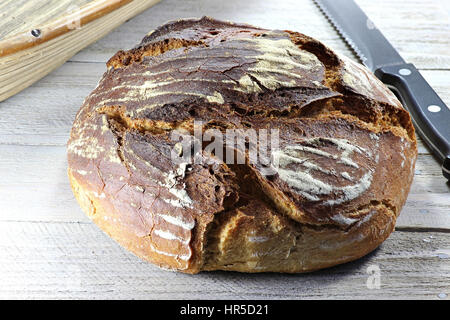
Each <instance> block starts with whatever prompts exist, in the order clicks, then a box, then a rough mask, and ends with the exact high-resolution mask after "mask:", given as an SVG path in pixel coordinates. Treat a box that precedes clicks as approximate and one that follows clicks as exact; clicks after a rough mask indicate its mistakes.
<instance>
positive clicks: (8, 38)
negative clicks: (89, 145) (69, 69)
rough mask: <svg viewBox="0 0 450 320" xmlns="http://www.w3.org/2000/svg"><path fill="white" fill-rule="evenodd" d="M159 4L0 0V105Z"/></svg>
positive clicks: (140, 0)
mask: <svg viewBox="0 0 450 320" xmlns="http://www.w3.org/2000/svg"><path fill="white" fill-rule="evenodd" d="M159 1H160V0H2V1H0V101H3V100H5V99H7V98H9V97H10V96H12V95H14V94H16V93H18V92H19V91H21V90H23V89H25V88H26V87H28V86H30V85H31V84H32V83H34V82H35V81H37V80H39V79H40V78H42V77H44V76H45V75H46V74H48V73H49V72H51V71H52V70H54V69H55V68H57V67H59V66H60V65H61V64H63V63H64V62H65V61H67V60H68V59H69V58H70V57H72V56H73V55H74V54H75V53H77V52H78V51H80V50H81V49H83V48H84V47H86V46H88V45H89V44H91V43H93V42H95V41H96V40H98V39H100V38H101V37H103V36H105V35H106V34H107V33H109V32H110V31H111V30H113V29H114V28H116V27H118V26H119V25H121V24H122V23H124V22H125V21H126V20H128V19H130V18H132V17H133V16H135V15H137V14H139V13H140V12H142V11H143V10H145V9H147V8H149V7H150V6H152V5H153V4H155V3H157V2H159Z"/></svg>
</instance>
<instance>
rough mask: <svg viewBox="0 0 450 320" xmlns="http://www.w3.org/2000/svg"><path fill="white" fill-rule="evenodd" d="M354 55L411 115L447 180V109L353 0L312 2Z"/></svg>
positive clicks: (449, 169) (449, 159) (449, 156)
mask: <svg viewBox="0 0 450 320" xmlns="http://www.w3.org/2000/svg"><path fill="white" fill-rule="evenodd" d="M314 2H315V3H316V4H317V5H318V6H319V8H320V9H321V10H322V12H323V13H324V14H325V15H326V16H327V17H328V19H329V20H330V22H331V23H332V24H333V26H334V27H335V28H336V30H337V31H338V32H339V33H340V35H341V36H342V37H343V38H344V40H345V41H346V42H347V43H348V44H349V45H350V47H351V48H352V49H353V50H354V51H355V53H356V55H357V56H358V57H359V58H360V60H361V62H362V63H363V64H364V65H365V66H366V67H367V68H369V69H370V70H372V72H373V73H374V74H375V76H376V77H378V78H379V79H380V80H381V81H382V82H383V83H385V84H386V85H387V86H388V87H389V88H390V89H391V90H392V91H393V92H394V93H395V94H396V95H397V97H399V100H400V101H401V102H402V104H403V106H404V107H405V108H406V109H407V110H408V111H409V113H410V114H411V118H412V121H413V124H414V126H415V127H416V130H417V132H418V133H419V135H420V136H421V137H422V139H423V140H424V141H425V143H426V144H427V145H428V146H429V147H430V149H431V150H432V152H433V153H434V154H435V155H436V156H437V158H438V159H439V160H440V162H441V163H442V173H443V175H444V177H445V178H447V179H448V180H450V109H449V108H448V107H447V106H446V105H445V103H444V102H443V101H442V99H441V98H439V96H438V95H437V94H436V92H435V91H434V90H433V88H431V86H430V85H429V84H428V83H427V81H426V80H425V79H424V78H423V77H422V75H421V74H420V72H419V71H418V70H417V69H416V67H415V66H414V65H413V64H411V63H406V62H405V60H403V58H402V57H401V56H400V55H399V53H398V52H397V51H396V50H395V49H394V47H393V46H392V45H391V44H390V43H389V41H388V40H387V39H386V38H385V37H384V36H383V34H382V33H381V32H380V30H378V28H376V27H375V25H374V24H373V23H372V21H371V20H370V19H369V18H368V17H367V16H366V14H365V13H364V12H363V11H362V10H361V8H360V7H359V6H358V5H357V4H356V3H355V2H354V1H353V0H314Z"/></svg>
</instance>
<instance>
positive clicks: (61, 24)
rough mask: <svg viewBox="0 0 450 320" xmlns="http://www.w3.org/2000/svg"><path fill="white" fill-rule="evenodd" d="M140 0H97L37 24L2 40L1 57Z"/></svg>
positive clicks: (54, 36)
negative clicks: (43, 23) (45, 22)
mask: <svg viewBox="0 0 450 320" xmlns="http://www.w3.org/2000/svg"><path fill="white" fill-rule="evenodd" d="M132 1H140V0H95V1H91V2H89V3H88V4H86V5H84V6H82V7H80V10H77V11H75V12H70V13H68V14H65V15H62V16H61V17H59V18H57V19H55V20H53V21H50V22H49V23H47V24H45V25H43V26H36V28H33V29H31V30H29V31H27V32H23V33H20V34H17V35H14V36H11V37H8V38H6V39H4V40H1V41H0V57H2V56H6V55H9V54H12V53H15V52H17V51H20V50H24V49H27V48H30V47H33V46H36V45H38V44H41V43H43V42H46V41H49V40H51V39H54V38H56V37H58V36H61V35H63V34H65V33H67V32H70V31H72V30H75V29H77V28H80V27H81V26H83V25H85V24H87V23H89V22H91V21H93V20H96V19H98V18H100V17H103V16H104V15H106V14H108V13H110V12H112V11H114V10H116V9H118V8H120V7H122V6H124V5H126V4H128V3H130V2H132Z"/></svg>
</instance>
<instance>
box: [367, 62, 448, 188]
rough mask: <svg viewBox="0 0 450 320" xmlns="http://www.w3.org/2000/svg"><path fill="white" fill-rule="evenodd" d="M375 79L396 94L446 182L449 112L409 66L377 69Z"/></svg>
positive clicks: (425, 82) (402, 65)
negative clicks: (435, 160) (388, 86)
mask: <svg viewBox="0 0 450 320" xmlns="http://www.w3.org/2000/svg"><path fill="white" fill-rule="evenodd" d="M375 75H376V76H377V77H378V78H379V79H380V80H381V81H382V82H384V83H385V84H387V85H391V86H393V87H395V89H396V90H397V91H398V94H399V95H400V99H401V100H402V103H403V105H404V106H405V107H406V109H407V110H408V111H409V113H410V114H411V117H412V120H413V123H414V125H415V127H416V130H417V131H418V133H419V135H420V136H421V137H422V139H423V140H424V141H425V143H426V144H427V145H428V146H429V147H430V148H431V150H432V151H433V153H434V154H435V155H437V156H438V157H439V159H440V160H441V161H442V162H443V164H442V173H443V175H444V177H446V178H447V179H448V180H450V109H449V108H448V107H447V106H446V105H445V103H444V102H443V101H442V100H441V98H439V96H438V95H437V94H436V92H434V90H433V88H431V86H430V85H429V84H428V82H427V81H426V80H425V79H424V78H423V77H422V75H421V74H420V72H419V70H417V69H416V67H414V65H413V64H411V63H405V64H398V65H392V66H385V67H381V68H379V69H377V70H375Z"/></svg>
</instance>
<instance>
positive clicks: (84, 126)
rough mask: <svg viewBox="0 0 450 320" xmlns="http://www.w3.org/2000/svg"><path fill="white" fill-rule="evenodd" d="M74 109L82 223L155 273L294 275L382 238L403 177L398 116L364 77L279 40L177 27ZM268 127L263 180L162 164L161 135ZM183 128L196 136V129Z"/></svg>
mask: <svg viewBox="0 0 450 320" xmlns="http://www.w3.org/2000/svg"><path fill="white" fill-rule="evenodd" d="M107 66H108V70H107V72H106V73H105V74H104V75H103V78H102V79H101V80H100V82H99V84H98V86H97V87H96V88H95V90H94V91H93V92H92V93H91V94H90V95H89V96H88V97H87V98H86V100H85V101H84V103H83V105H82V107H81V109H80V111H79V112H78V114H77V116H76V119H75V122H74V125H73V129H72V132H71V136H70V140H69V142H68V162H69V169H68V173H69V177H70V182H71V185H72V188H73V191H74V194H75V196H76V198H77V199H78V201H79V203H80V205H81V207H82V208H83V210H84V211H85V212H86V213H87V214H88V215H89V217H90V218H91V219H92V220H93V221H94V222H95V223H96V224H97V225H98V226H99V227H100V228H101V229H102V230H104V231H105V232H106V233H107V234H109V235H110V236H111V237H112V238H114V239H115V240H116V241H117V242H119V243H120V244H121V245H122V246H124V247H125V248H127V249H129V250H131V251H132V252H134V253H135V254H136V255H137V256H139V257H141V258H143V259H145V260H148V261H150V262H152V263H154V264H156V265H158V266H160V267H162V268H169V269H174V270H179V271H183V272H187V273H197V272H199V271H202V270H234V271H242V272H266V271H270V272H306V271H312V270H317V269H321V268H325V267H329V266H333V265H336V264H339V263H344V262H347V261H351V260H354V259H357V258H359V257H361V256H363V255H365V254H367V253H368V252H370V251H372V250H373V249H375V248H376V247H377V246H378V245H379V244H380V243H382V242H383V241H384V240H385V239H386V238H387V237H388V236H389V234H390V233H391V232H392V231H393V229H394V226H395V222H396V218H397V216H398V215H399V213H400V209H401V208H402V206H403V204H404V202H405V200H406V197H407V194H408V191H409V188H410V185H411V182H412V178H413V169H414V163H415V160H416V156H417V146H416V139H415V134H414V128H413V126H412V125H411V121H410V116H409V114H408V113H407V112H406V111H405V110H404V109H403V108H402V107H401V104H400V103H399V101H398V100H397V99H396V98H395V96H394V95H393V94H392V93H391V92H390V91H389V90H388V89H387V88H386V87H385V86H384V85H383V84H382V83H381V82H380V81H379V80H378V79H376V78H375V76H374V75H373V74H372V73H370V72H369V71H368V70H367V69H366V68H364V67H363V66H361V65H359V64H356V63H354V62H352V61H351V60H349V59H347V58H344V57H341V56H338V55H336V54H335V53H334V52H332V51H331V50H330V49H329V48H327V47H326V46H324V45H323V44H322V43H320V42H318V41H317V40H314V39H312V38H310V37H308V36H305V35H303V34H300V33H296V32H291V31H279V30H265V29H261V28H257V27H253V26H249V25H243V24H234V23H231V22H222V21H217V20H214V19H211V18H206V17H205V18H202V19H199V20H195V19H189V20H179V21H175V22H170V23H167V24H166V25H164V26H161V27H159V28H158V29H156V30H155V31H153V32H151V33H149V34H148V35H147V36H146V37H145V38H144V39H143V40H142V42H141V43H140V44H139V45H138V46H137V47H136V48H134V49H131V50H128V51H119V52H118V53H117V54H116V55H114V56H113V57H112V58H111V59H110V60H109V61H108V63H107ZM194 120H196V121H202V123H201V128H200V129H201V130H203V131H205V130H206V129H217V130H220V131H221V132H224V131H225V130H226V129H230V128H231V129H232V128H242V129H249V128H251V129H255V130H259V129H274V128H277V129H279V136H280V145H279V148H278V149H276V150H275V149H274V150H270V151H271V157H273V158H276V159H278V161H279V167H278V169H277V172H276V174H274V175H267V174H266V173H265V172H264V171H263V170H262V169H263V168H262V167H261V166H259V165H258V164H253V163H251V162H250V161H248V155H246V156H247V158H246V163H245V164H229V165H228V164H225V163H224V161H222V160H221V159H220V158H219V157H216V156H215V155H214V154H212V153H211V152H208V151H207V150H201V152H200V154H199V157H200V161H197V162H196V163H191V164H189V163H181V164H179V163H174V162H173V161H171V151H172V150H174V148H175V150H176V146H175V144H176V141H173V139H171V137H170V134H171V132H172V131H173V130H177V129H178V130H180V129H184V130H187V132H188V134H191V135H192V134H193V130H194ZM197 129H198V128H197Z"/></svg>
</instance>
